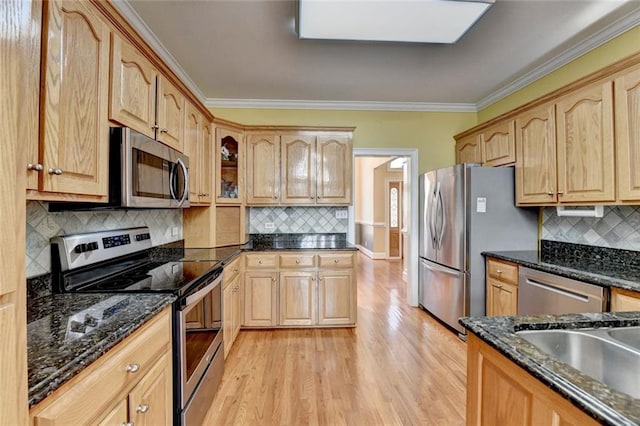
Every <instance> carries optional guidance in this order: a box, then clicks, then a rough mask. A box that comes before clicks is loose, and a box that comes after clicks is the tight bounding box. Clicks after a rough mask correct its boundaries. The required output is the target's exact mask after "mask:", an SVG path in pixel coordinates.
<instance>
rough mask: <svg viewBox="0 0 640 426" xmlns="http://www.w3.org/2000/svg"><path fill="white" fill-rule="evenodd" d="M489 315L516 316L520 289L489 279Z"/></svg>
mask: <svg viewBox="0 0 640 426" xmlns="http://www.w3.org/2000/svg"><path fill="white" fill-rule="evenodd" d="M487 290H488V291H489V293H488V294H487V301H488V303H487V315H516V314H517V309H518V287H517V286H515V285H511V284H507V283H504V282H501V281H498V280H494V279H493V278H487Z"/></svg>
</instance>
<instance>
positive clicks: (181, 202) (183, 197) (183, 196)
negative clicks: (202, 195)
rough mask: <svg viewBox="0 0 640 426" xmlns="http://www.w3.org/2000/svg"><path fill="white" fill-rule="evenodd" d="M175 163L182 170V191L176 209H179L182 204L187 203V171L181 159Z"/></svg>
mask: <svg viewBox="0 0 640 426" xmlns="http://www.w3.org/2000/svg"><path fill="white" fill-rule="evenodd" d="M176 163H177V164H178V165H179V166H180V168H181V169H182V173H184V187H183V191H182V198H181V199H180V201H179V202H178V207H180V206H182V205H183V204H184V202H185V201H187V197H188V196H189V171H188V170H187V165H186V164H184V162H183V161H182V160H181V159H179V158H178V160H177V161H176Z"/></svg>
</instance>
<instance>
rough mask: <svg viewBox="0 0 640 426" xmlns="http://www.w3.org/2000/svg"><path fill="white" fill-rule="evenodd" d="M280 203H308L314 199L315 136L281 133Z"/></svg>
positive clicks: (313, 201)
mask: <svg viewBox="0 0 640 426" xmlns="http://www.w3.org/2000/svg"><path fill="white" fill-rule="evenodd" d="M280 164H281V166H282V197H280V202H281V203H282V204H309V203H312V204H313V203H315V199H316V179H315V170H314V169H315V165H316V137H315V136H309V135H283V136H282V137H281V141H280Z"/></svg>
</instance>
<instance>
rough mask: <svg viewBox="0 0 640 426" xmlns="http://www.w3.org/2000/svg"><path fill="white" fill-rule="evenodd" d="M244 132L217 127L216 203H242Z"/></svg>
mask: <svg viewBox="0 0 640 426" xmlns="http://www.w3.org/2000/svg"><path fill="white" fill-rule="evenodd" d="M242 140H243V133H242V132H241V131H239V130H234V129H228V128H224V127H218V128H216V167H215V169H216V203H218V204H241V203H242V199H243V196H244V194H243V191H242V189H243V186H244V183H243V175H244V170H243V168H242V165H243V162H244V152H243V145H242Z"/></svg>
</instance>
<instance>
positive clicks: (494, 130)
mask: <svg viewBox="0 0 640 426" xmlns="http://www.w3.org/2000/svg"><path fill="white" fill-rule="evenodd" d="M513 126H514V124H513V120H509V121H506V122H502V123H498V124H496V125H494V126H492V127H490V128H488V129H487V130H485V131H484V132H482V135H481V140H482V152H483V157H484V165H485V166H503V165H505V164H511V163H515V161H516V152H515V148H516V147H515V141H514V139H513V133H514V130H513Z"/></svg>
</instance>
